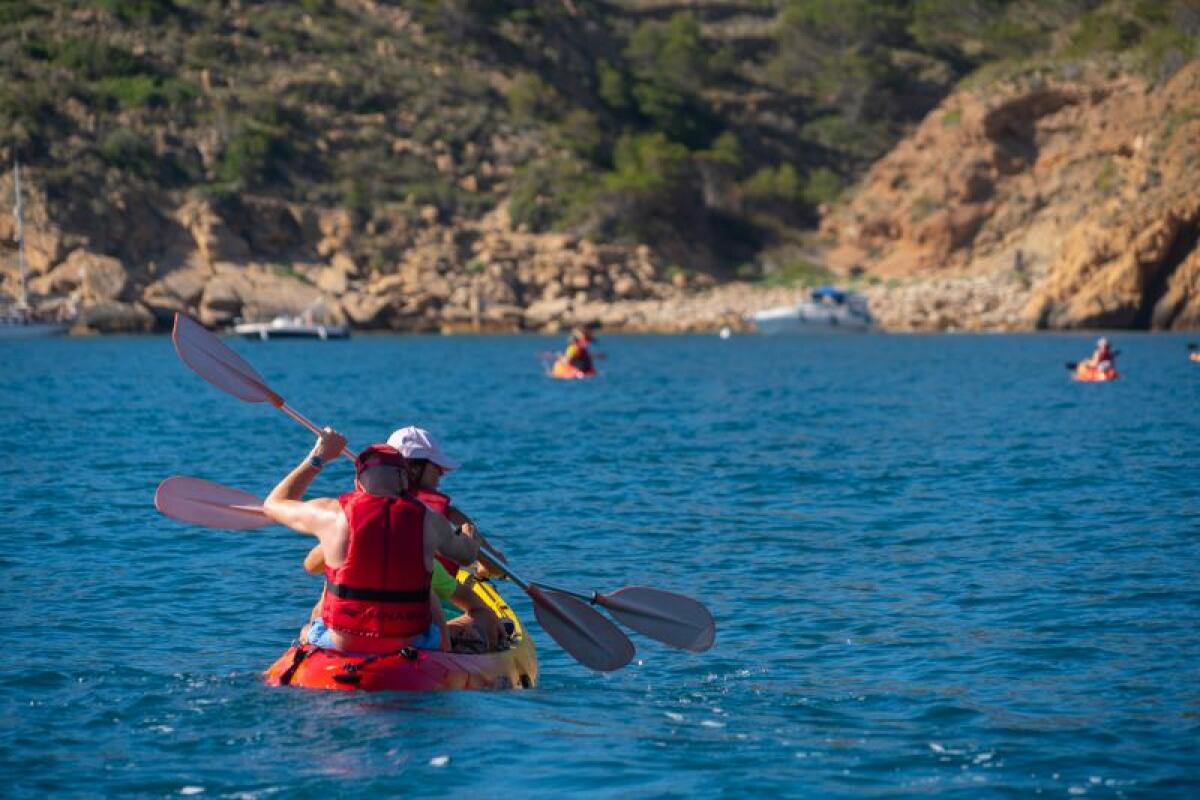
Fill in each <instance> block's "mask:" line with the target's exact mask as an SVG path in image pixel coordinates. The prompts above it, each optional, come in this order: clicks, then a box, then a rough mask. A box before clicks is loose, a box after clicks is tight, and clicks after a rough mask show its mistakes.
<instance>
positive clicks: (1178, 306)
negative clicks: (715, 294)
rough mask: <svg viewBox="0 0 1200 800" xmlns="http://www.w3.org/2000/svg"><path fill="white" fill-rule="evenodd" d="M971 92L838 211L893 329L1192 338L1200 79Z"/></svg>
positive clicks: (830, 247) (1031, 77)
mask: <svg viewBox="0 0 1200 800" xmlns="http://www.w3.org/2000/svg"><path fill="white" fill-rule="evenodd" d="M1073 73H1074V74H1063V71H1062V70H1053V71H1052V70H1047V71H1043V72H1031V73H1027V74H1025V75H1022V76H1020V77H1019V78H1016V79H1011V80H1006V81H1002V82H999V83H996V84H991V85H988V86H985V87H982V88H978V89H966V90H961V91H959V92H957V93H955V94H954V95H952V96H951V97H949V98H947V100H946V101H945V102H944V103H943V104H942V105H941V106H940V107H939V108H938V109H936V110H935V111H934V112H933V113H931V114H930V115H929V117H928V118H927V119H925V121H924V122H923V123H922V124H921V125H920V127H919V128H918V129H917V130H916V131H915V132H914V134H913V135H912V136H910V137H909V138H908V139H906V140H905V141H904V142H902V143H901V144H900V145H899V146H898V147H897V148H896V149H895V150H894V151H892V152H891V153H890V154H888V155H887V156H886V157H884V158H883V159H881V160H880V161H879V162H878V163H876V164H875V165H874V166H873V167H872V168H871V169H870V171H869V172H868V174H867V175H866V177H865V179H864V180H863V182H862V185H861V187H860V188H859V189H858V191H857V192H856V194H855V196H854V198H853V199H852V200H851V201H849V202H847V203H846V204H845V205H843V206H840V207H836V208H830V209H827V210H826V213H825V215H824V217H823V219H822V222H821V235H822V237H823V240H824V244H825V246H826V248H827V251H826V257H827V258H828V260H829V262H830V264H831V265H833V266H835V267H837V268H839V269H841V270H844V271H847V272H848V271H854V272H855V274H860V273H861V274H862V275H864V276H867V277H873V278H875V279H877V281H878V282H882V285H878V286H876V287H875V288H873V289H872V290H871V291H870V293H871V295H872V299H873V300H874V306H875V309H876V311H877V313H878V314H880V316H881V317H882V318H883V320H884V321H885V323H887V324H888V325H889V327H892V328H900V329H928V328H934V329H937V328H948V327H956V328H963V329H975V328H987V329H1032V328H1090V327H1120V328H1156V329H1172V328H1176V329H1177V328H1195V327H1200V282H1198V277H1200V248H1198V246H1197V236H1198V234H1200V62H1196V61H1193V62H1192V63H1190V64H1187V65H1186V66H1184V67H1183V68H1182V69H1180V70H1178V71H1177V72H1176V73H1175V74H1174V75H1173V76H1171V77H1170V78H1169V79H1168V80H1166V81H1164V82H1163V83H1161V84H1153V83H1150V82H1148V81H1147V80H1146V79H1145V78H1142V77H1138V76H1134V75H1129V74H1116V75H1112V74H1109V73H1084V72H1081V71H1078V70H1075V71H1073Z"/></svg>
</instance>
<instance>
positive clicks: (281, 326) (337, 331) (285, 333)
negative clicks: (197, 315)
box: [232, 313, 350, 342]
mask: <svg viewBox="0 0 1200 800" xmlns="http://www.w3.org/2000/svg"><path fill="white" fill-rule="evenodd" d="M232 330H233V333H235V334H237V335H238V336H241V337H242V338H243V339H260V340H262V341H264V342H265V341H267V340H269V339H321V340H325V339H346V338H348V337H349V336H350V327H349V326H348V325H326V324H323V323H318V322H314V321H313V319H312V317H311V315H309V314H307V313H305V314H303V315H301V316H298V317H289V316H287V315H283V316H278V317H276V318H275V319H273V320H271V321H270V322H242V323H239V324H237V325H234V326H233V328H232Z"/></svg>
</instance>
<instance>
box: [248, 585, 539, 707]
mask: <svg viewBox="0 0 1200 800" xmlns="http://www.w3.org/2000/svg"><path fill="white" fill-rule="evenodd" d="M465 577H466V576H465V575H464V574H463V573H461V572H460V573H459V578H460V580H462V579H464V578H465ZM473 589H474V591H475V595H476V596H477V597H479V598H480V599H482V600H483V601H484V602H485V603H487V605H488V607H489V608H491V609H492V610H493V611H495V612H496V614H497V615H498V616H499V617H500V619H501V623H502V624H504V623H505V621H507V623H508V624H509V625H511V627H512V634H511V635H510V636H509V647H508V649H506V650H499V651H496V652H492V653H478V654H475V653H446V652H441V651H437V650H417V649H415V648H404V649H403V650H401V651H399V652H396V653H388V654H384V655H371V656H359V655H347V654H346V653H341V652H338V651H337V650H326V649H323V648H320V647H315V646H313V645H293V646H292V647H290V648H288V650H287V652H285V653H284V654H283V655H282V656H280V657H279V658H278V660H276V661H275V663H274V664H272V665H271V666H270V668H268V669H267V671H266V674H265V676H264V677H265V679H266V682H267V683H268V684H269V685H271V686H300V687H303V688H305V689H327V690H334V691H351V690H358V691H367V692H379V691H409V692H433V691H446V690H451V689H507V688H525V689H528V688H532V687H534V686H536V685H537V678H538V662H537V649H536V648H535V647H534V644H533V639H532V637H531V636H530V635H529V632H528V630H526V628H525V626H524V625H523V624H522V623H521V620H520V619H518V618H517V615H516V613H515V612H514V611H513V610H512V609H511V608H510V607H509V606H508V604H507V603H506V602H505V601H504V598H503V597H501V596H500V593H499V592H497V591H496V590H495V588H493V587H492V585H491V584H490V583H489V582H486V581H476V582H474V584H473Z"/></svg>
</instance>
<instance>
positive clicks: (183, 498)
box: [154, 475, 634, 672]
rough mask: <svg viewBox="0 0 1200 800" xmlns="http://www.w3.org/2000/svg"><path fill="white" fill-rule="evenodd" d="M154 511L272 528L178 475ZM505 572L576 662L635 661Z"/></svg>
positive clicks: (599, 621) (569, 601)
mask: <svg viewBox="0 0 1200 800" xmlns="http://www.w3.org/2000/svg"><path fill="white" fill-rule="evenodd" d="M154 507H155V508H157V509H158V510H159V511H160V512H161V513H163V514H164V515H166V516H168V517H171V518H172V519H177V520H179V521H181V522H189V523H191V524H193V525H203V526H205V527H209V528H225V529H232V530H248V529H251V528H265V527H267V526H268V525H272V524H274V521H273V520H272V519H271V518H270V517H268V516H267V515H266V513H264V512H263V510H262V503H261V502H260V501H259V499H258V498H257V497H255V496H254V495H252V494H250V493H248V492H243V491H242V490H240V489H233V488H230V487H228V486H222V485H221V484H219V483H213V482H212V481H206V480H202V479H200V478H191V477H186V476H182V475H176V476H172V477H170V478H167V479H166V480H164V481H163V482H162V483H160V484H159V485H158V491H156V492H155V493H154ZM507 572H508V576H509V578H510V579H511V580H512V581H513V583H515V584H517V586H520V587H521V589H523V590H524V591H525V593H526V594H528V595H529V597H530V598H531V599H532V600H533V601H534V602H533V613H534V615H535V616H536V617H537V620H538V623H540V624H541V626H542V628H544V629H545V631H546V632H547V633H549V634H550V636H551V637H552V638H553V639H554V641H556V642H558V643H559V644H560V645H561V646H562V648H563V649H564V650H566V651H567V652H568V653H570V654H571V655H572V656H574V657H575V659H576V660H578V661H579V663H581V664H583V665H584V666H585V667H590V668H591V669H594V670H597V671H599V672H611V671H612V670H615V669H620V668H621V667H623V666H625V665H626V664H628V663H629V662H630V660H631V659H632V658H633V654H634V649H633V642H631V641H629V637H628V636H626V635H625V634H623V633H621V631H620V629H618V628H617V626H615V625H613V624H612V623H611V622H609V621H608V620H606V619H605V618H604V617H602V616H600V615H599V614H598V613H597V612H596V611H595V609H593V608H591V607H589V606H588V605H587V604H586V603H582V602H580V601H579V600H577V599H576V598H575V597H573V596H571V595H570V594H568V593H565V592H562V591H559V590H557V589H551V588H549V587H543V586H539V585H537V584H528V583H526V582H525V581H523V580H521V578H520V577H518V576H517V575H515V574H513V572H512V570H511V569H509V570H507Z"/></svg>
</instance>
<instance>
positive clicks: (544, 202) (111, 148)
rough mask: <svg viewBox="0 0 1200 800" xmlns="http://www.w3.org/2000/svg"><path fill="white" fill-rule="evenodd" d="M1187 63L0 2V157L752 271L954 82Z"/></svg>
mask: <svg viewBox="0 0 1200 800" xmlns="http://www.w3.org/2000/svg"><path fill="white" fill-rule="evenodd" d="M1198 42H1200V7H1198V6H1197V5H1196V4H1195V3H1194V2H1191V1H1190V0H1043V1H1041V2H1039V1H1037V0H886V1H885V0H710V2H686V3H685V2H673V1H672V0H620V1H617V0H609V2H600V0H596V2H580V0H543V1H542V2H533V3H529V2H525V3H521V2H513V1H512V0H411V1H410V2H384V1H382V0H379V1H377V2H361V3H358V2H349V1H348V0H302V2H298V3H296V2H280V1H278V0H275V1H270V0H233V2H230V3H220V4H217V3H209V2H205V0H100V2H82V0H59V1H58V2H52V1H51V0H4V1H3V2H0V131H3V140H2V141H0V148H3V149H4V150H6V151H7V152H8V153H14V152H15V153H17V154H19V155H20V157H21V158H22V159H23V160H25V161H28V162H31V163H32V164H34V165H35V166H36V167H37V168H39V170H40V171H41V174H42V175H43V176H44V179H45V180H46V181H47V183H48V185H49V187H50V188H51V190H52V191H53V192H54V193H55V195H56V196H57V197H59V198H60V199H62V200H63V201H64V202H88V203H90V204H91V206H90V208H91V209H92V211H94V212H95V213H98V214H99V213H103V212H104V209H103V208H102V204H103V199H102V198H104V197H105V196H106V190H114V189H136V190H139V191H142V190H144V191H148V192H152V193H187V192H200V193H206V194H212V195H229V194H235V193H242V192H251V193H256V194H264V195H272V196H277V197H281V198H284V199H287V200H290V201H295V202H304V203H316V204H322V205H341V206H345V207H349V208H351V209H353V210H355V211H356V212H357V213H358V215H359V218H360V220H361V221H363V222H364V223H365V222H367V221H369V220H370V219H371V218H372V217H373V215H375V214H377V213H378V212H379V210H380V209H384V208H387V209H390V210H392V211H395V210H397V209H399V210H402V211H404V212H405V213H412V214H413V215H415V214H416V213H417V209H419V208H421V207H428V206H433V207H434V208H435V209H436V211H437V214H438V215H439V217H440V218H442V219H446V220H448V219H452V218H454V217H456V216H458V217H475V216H478V215H479V214H482V213H484V212H486V211H487V210H488V209H489V208H491V207H493V206H494V205H495V204H496V203H497V202H499V201H500V200H502V199H508V200H510V203H511V211H512V214H513V217H514V219H515V220H516V221H517V222H518V223H521V224H524V225H527V226H528V227H529V228H530V229H532V230H554V229H558V230H563V229H569V230H573V231H576V232H578V233H580V234H582V235H586V236H590V237H593V238H596V239H599V240H637V241H646V242H649V243H651V244H653V245H655V246H656V247H658V248H660V249H661V250H662V251H663V252H664V253H665V254H666V255H667V257H668V259H669V260H671V261H674V262H676V263H680V264H686V265H687V266H688V268H690V269H704V270H706V271H709V272H712V273H714V274H717V275H719V276H728V275H732V274H734V273H735V271H738V270H739V268H740V272H739V273H738V274H755V272H756V270H760V269H761V264H763V263H766V262H769V261H771V259H763V258H762V257H761V256H762V254H763V253H764V252H772V251H773V252H778V249H779V248H780V246H781V245H787V244H788V243H795V242H798V241H800V240H801V239H802V236H801V235H802V233H803V232H804V231H805V230H807V229H809V228H811V226H812V224H813V223H814V221H815V219H816V209H817V206H818V205H819V204H821V203H823V202H828V201H831V200H834V199H836V198H837V197H838V196H839V194H840V193H841V192H842V191H843V190H844V188H845V187H847V186H849V185H851V184H852V183H853V182H854V181H855V180H856V178H857V176H858V175H860V174H861V172H862V171H863V170H864V169H865V167H866V166H867V165H869V164H870V163H871V162H872V161H873V160H874V159H876V158H878V157H879V156H880V155H882V154H883V153H884V152H886V151H887V150H888V148H890V147H891V146H892V145H893V144H894V143H895V142H896V141H897V140H898V138H899V137H901V136H902V135H903V134H904V133H905V132H906V131H907V130H908V129H910V127H911V126H912V125H913V124H915V123H916V122H917V121H918V120H919V119H921V118H922V117H923V116H924V115H925V114H926V113H927V112H928V111H929V110H930V109H932V108H933V107H934V106H935V105H936V104H937V103H938V102H939V101H940V100H941V99H942V98H943V97H944V96H945V95H946V94H947V93H948V92H949V91H950V90H951V89H952V88H953V87H954V86H955V85H956V84H957V83H958V82H959V81H961V80H962V79H964V78H965V77H967V76H971V75H976V76H979V75H987V74H995V73H1002V72H1004V71H1013V70H1019V69H1022V68H1025V66H1027V65H1029V64H1033V63H1036V64H1040V65H1049V66H1051V67H1054V68H1061V69H1066V68H1068V67H1069V66H1071V65H1077V64H1079V63H1080V62H1082V61H1088V60H1097V59H1104V60H1108V61H1110V62H1111V63H1113V64H1117V65H1119V66H1120V67H1122V68H1126V69H1136V70H1141V71H1143V72H1145V73H1146V74H1147V75H1149V76H1151V77H1152V78H1154V79H1156V80H1158V79H1162V78H1163V77H1164V76H1166V75H1169V74H1170V73H1171V72H1172V71H1173V70H1175V69H1177V68H1178V67H1179V66H1180V65H1181V64H1182V63H1184V62H1185V61H1186V60H1188V59H1191V58H1195V57H1197V56H1200V46H1198ZM81 198H82V199H81ZM797 264H802V262H797ZM781 268H782V269H783V270H784V271H786V270H787V269H788V268H789V265H788V264H783V265H782V266H781ZM793 271H795V269H793ZM800 272H804V270H803V269H801V270H800Z"/></svg>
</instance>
